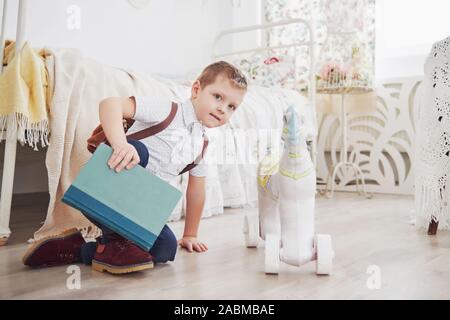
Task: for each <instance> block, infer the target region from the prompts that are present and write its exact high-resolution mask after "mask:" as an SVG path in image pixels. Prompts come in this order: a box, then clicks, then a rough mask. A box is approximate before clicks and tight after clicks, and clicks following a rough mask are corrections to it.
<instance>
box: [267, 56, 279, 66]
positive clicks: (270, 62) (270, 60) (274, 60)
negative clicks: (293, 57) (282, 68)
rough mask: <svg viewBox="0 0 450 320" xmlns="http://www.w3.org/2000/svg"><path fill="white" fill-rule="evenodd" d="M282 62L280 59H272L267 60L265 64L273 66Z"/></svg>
mask: <svg viewBox="0 0 450 320" xmlns="http://www.w3.org/2000/svg"><path fill="white" fill-rule="evenodd" d="M277 62H280V59H278V58H277V57H271V58H267V59H266V60H264V64H267V65H268V64H272V63H277Z"/></svg>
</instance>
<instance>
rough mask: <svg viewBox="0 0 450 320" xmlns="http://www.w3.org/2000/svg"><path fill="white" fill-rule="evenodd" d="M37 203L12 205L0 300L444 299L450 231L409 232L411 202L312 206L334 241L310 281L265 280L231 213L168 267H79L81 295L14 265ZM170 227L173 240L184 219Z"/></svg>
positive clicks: (305, 277)
mask: <svg viewBox="0 0 450 320" xmlns="http://www.w3.org/2000/svg"><path fill="white" fill-rule="evenodd" d="M35 198H36V197H35ZM39 199H40V200H39ZM39 199H37V200H36V199H32V200H30V199H28V198H26V197H24V198H21V199H17V198H16V199H15V201H14V203H15V205H14V212H13V214H14V216H13V217H12V229H13V236H12V238H11V241H10V243H9V244H8V245H7V246H4V247H0V298H7V299H11V298H14V299H35V298H39V299H58V298H62V299H450V233H449V232H444V231H442V232H439V233H438V235H437V236H428V235H426V233H425V232H424V231H417V230H415V229H414V227H413V226H411V225H410V224H409V223H408V221H409V214H410V211H411V210H412V207H413V199H412V197H409V196H392V195H375V197H374V198H373V199H371V200H367V199H364V198H361V197H358V196H357V195H355V194H351V193H337V194H335V198H334V199H333V200H327V199H324V198H321V197H319V198H318V199H317V210H316V221H317V222H316V230H317V232H320V233H330V234H332V236H333V241H334V249H335V252H336V259H335V265H334V273H333V275H331V276H320V277H319V276H316V275H315V274H314V263H309V264H307V265H305V266H303V267H301V268H296V267H292V266H288V265H285V264H282V266H281V271H280V274H279V275H265V274H264V272H263V270H264V266H263V263H264V249H263V248H259V249H247V248H245V246H244V244H243V236H242V233H241V229H242V220H243V215H244V214H245V213H246V212H248V211H246V210H242V209H232V210H227V211H226V214H224V215H223V216H219V217H214V218H209V219H205V220H203V221H202V225H201V238H202V239H204V240H205V242H207V244H208V245H209V248H210V249H209V251H208V252H207V253H203V254H190V253H187V252H186V251H179V252H178V255H177V258H176V260H175V262H173V263H168V264H164V265H157V266H156V267H155V268H154V269H152V270H148V271H144V272H140V273H135V274H129V275H125V276H112V275H109V274H103V273H99V272H96V271H93V270H91V268H90V267H89V266H84V265H79V266H80V269H81V289H72V290H70V289H68V288H67V285H66V282H67V279H68V277H69V274H67V273H66V270H67V266H63V267H53V268H47V269H37V270H33V269H29V268H27V267H25V266H23V265H22V263H21V258H22V255H23V253H24V251H25V249H26V247H27V244H26V243H25V241H26V240H27V239H28V238H29V237H31V234H32V232H33V231H34V230H35V229H36V228H37V227H38V225H39V222H40V221H42V220H43V219H44V216H45V205H46V204H45V201H46V199H45V196H44V197H42V196H40V197H39ZM32 203H33V204H32ZM251 211H253V212H255V210H251ZM171 227H172V228H173V230H174V231H175V233H176V234H177V235H180V233H181V231H182V227H183V222H177V223H172V224H171ZM371 265H375V266H377V267H379V270H380V276H381V287H380V288H379V289H370V288H369V287H368V286H367V282H368V279H369V277H371V274H369V273H367V271H368V268H369V266H371Z"/></svg>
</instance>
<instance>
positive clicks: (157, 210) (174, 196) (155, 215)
mask: <svg viewBox="0 0 450 320" xmlns="http://www.w3.org/2000/svg"><path fill="white" fill-rule="evenodd" d="M111 154H112V149H111V148H110V147H108V146H107V145H105V144H101V145H99V146H98V148H97V150H96V151H95V152H94V154H93V155H92V157H91V159H90V160H89V161H88V163H87V164H86V165H85V166H84V167H83V168H82V169H81V171H80V173H79V174H78V176H77V177H76V179H75V181H74V182H73V183H72V185H71V186H70V187H69V189H67V191H66V192H65V193H64V196H63V198H62V201H63V202H64V203H66V204H68V205H70V206H72V207H74V208H76V209H78V210H80V211H82V212H83V213H84V214H86V215H87V216H89V218H92V219H93V220H95V221H96V222H98V223H100V224H101V225H104V226H106V227H108V228H109V229H111V230H113V231H115V232H117V233H118V234H120V235H121V236H123V237H125V238H127V239H128V240H131V241H132V242H134V243H135V244H136V245H138V246H140V247H141V248H142V249H144V250H146V251H148V250H150V248H151V247H152V246H153V244H154V242H155V240H156V238H157V237H158V236H159V234H160V233H161V230H162V228H163V227H164V225H165V224H166V222H167V220H168V218H169V216H170V214H171V213H172V211H173V210H174V209H175V207H176V205H177V203H178V201H179V200H180V198H181V196H182V193H181V191H179V190H178V189H177V188H175V187H173V186H171V185H170V184H169V183H167V182H166V181H164V180H162V179H160V178H158V177H157V176H155V175H153V174H151V173H150V172H149V171H147V170H145V169H144V168H142V167H141V166H139V165H136V166H134V167H133V168H132V169H130V170H126V169H125V170H122V171H121V172H119V173H117V172H115V171H114V170H113V169H110V168H109V166H108V164H107V162H108V160H109V158H110V157H111Z"/></svg>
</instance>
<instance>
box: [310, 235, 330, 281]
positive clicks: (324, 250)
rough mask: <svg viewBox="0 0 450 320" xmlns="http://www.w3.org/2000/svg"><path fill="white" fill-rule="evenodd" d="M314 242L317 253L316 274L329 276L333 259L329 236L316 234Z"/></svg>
mask: <svg viewBox="0 0 450 320" xmlns="http://www.w3.org/2000/svg"><path fill="white" fill-rule="evenodd" d="M314 242H315V247H316V253H317V260H316V274H318V275H321V274H325V275H330V274H331V271H332V269H333V258H334V251H333V246H332V242H331V236H330V235H329V234H318V235H316V237H315V241H314Z"/></svg>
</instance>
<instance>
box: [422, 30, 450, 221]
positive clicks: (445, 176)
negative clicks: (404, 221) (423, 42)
mask: <svg viewBox="0 0 450 320" xmlns="http://www.w3.org/2000/svg"><path fill="white" fill-rule="evenodd" d="M449 77H450V37H448V38H446V39H444V40H442V41H439V42H437V43H435V44H434V45H433V48H432V50H431V53H430V55H429V56H428V59H427V61H426V63H425V78H424V83H423V100H422V103H421V107H420V111H419V121H418V125H417V134H416V161H415V172H414V174H415V214H416V226H417V227H419V228H420V227H424V228H426V227H428V225H429V223H430V221H431V219H433V220H434V221H438V222H439V229H447V230H448V229H450V177H449V176H450V80H449Z"/></svg>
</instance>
